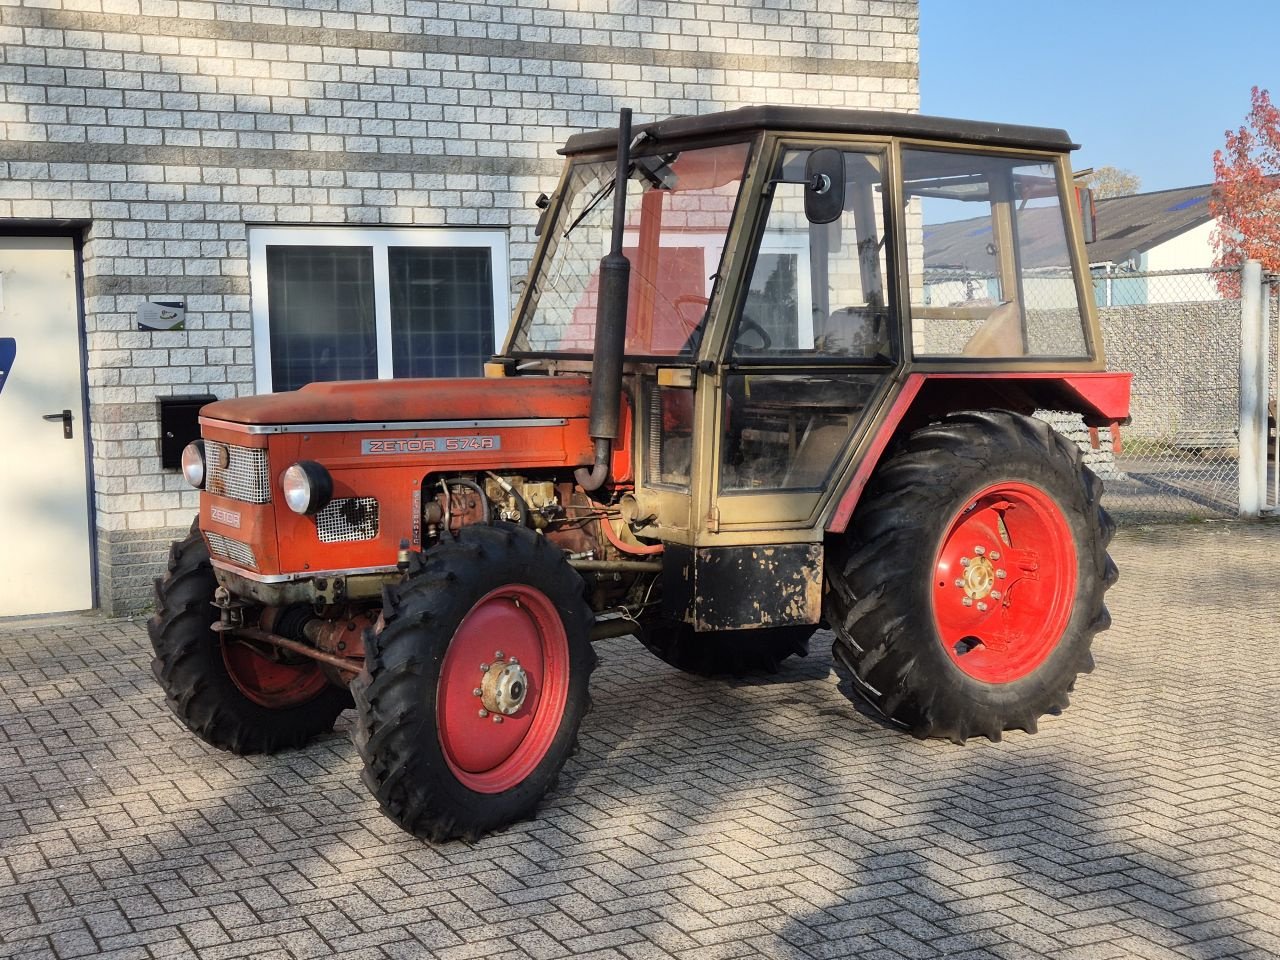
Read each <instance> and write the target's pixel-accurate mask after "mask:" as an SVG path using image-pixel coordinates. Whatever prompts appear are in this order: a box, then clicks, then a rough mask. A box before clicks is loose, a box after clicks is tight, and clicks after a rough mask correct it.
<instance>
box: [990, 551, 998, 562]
mask: <svg viewBox="0 0 1280 960" xmlns="http://www.w3.org/2000/svg"><path fill="white" fill-rule="evenodd" d="M991 559H992V560H999V559H1000V554H999V552H998V551H995V550H992V551H991Z"/></svg>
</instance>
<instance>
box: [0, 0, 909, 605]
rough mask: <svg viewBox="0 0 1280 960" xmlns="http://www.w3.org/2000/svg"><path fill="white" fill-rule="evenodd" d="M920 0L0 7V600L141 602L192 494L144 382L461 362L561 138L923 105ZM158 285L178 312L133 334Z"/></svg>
mask: <svg viewBox="0 0 1280 960" xmlns="http://www.w3.org/2000/svg"><path fill="white" fill-rule="evenodd" d="M917 8H918V3H917V0H838V2H832V0H718V2H708V3H681V2H668V0H614V2H605V0H533V2H530V0H488V2H484V0H476V2H472V3H463V2H459V3H449V2H443V0H439V2H436V0H430V2H416V0H218V2H198V0H177V2H175V0H47V2H42V3H41V4H40V5H39V6H37V5H35V4H34V3H33V4H30V5H22V4H20V5H18V6H13V5H6V6H3V7H0V43H2V44H3V63H0V89H2V90H3V97H2V98H0V124H3V128H4V139H3V142H2V143H0V225H2V226H3V231H2V232H3V234H4V236H0V273H2V274H3V275H2V276H0V281H2V283H3V288H2V289H0V390H3V393H2V394H0V454H2V456H3V464H0V615H6V614H15V613H34V612H42V611H49V610H60V609H69V608H75V607H87V606H93V605H97V606H100V607H102V608H103V609H105V610H107V611H110V612H122V611H126V610H132V609H137V608H140V607H143V606H145V605H146V604H147V603H148V602H149V600H150V581H151V579H152V577H153V576H154V575H155V574H156V573H157V571H158V570H159V569H160V567H161V564H162V562H163V558H164V556H165V553H166V550H167V546H168V543H169V541H170V540H171V539H173V538H174V537H175V536H178V535H179V534H180V533H182V532H183V531H184V530H185V528H186V527H187V526H188V525H189V523H190V519H191V517H192V516H193V514H194V512H195V510H196V499H197V498H196V494H195V492H194V491H192V490H190V489H189V488H187V487H186V486H185V484H184V483H183V481H182V479H181V477H180V475H179V474H178V472H177V471H176V470H173V469H166V468H164V467H163V466H162V462H161V457H160V449H161V444H160V434H161V426H160V418H159V414H158V404H157V400H158V398H163V397H169V396H174V395H205V394H212V395H214V396H217V397H227V396H233V395H237V394H247V393H252V392H256V391H263V390H271V389H285V388H288V387H292V386H296V385H298V384H300V383H303V382H306V381H307V380H310V379H326V378H329V379H332V378H337V377H342V378H352V377H376V376H381V377H389V376H403V375H417V376H421V375H441V376H447V375H457V374H469V373H476V372H478V371H479V362H480V358H481V357H482V356H487V355H488V354H489V353H490V352H492V350H493V349H494V346H495V344H500V343H501V339H502V336H503V334H504V332H505V329H506V322H507V312H508V310H509V308H510V305H511V304H512V303H513V302H514V298H513V296H512V294H513V293H514V292H516V291H518V289H519V286H520V284H521V282H522V280H521V278H522V277H523V274H524V271H525V268H526V266H527V263H528V260H529V257H530V255H531V253H532V250H533V236H532V230H533V223H534V221H535V219H536V218H535V214H536V213H537V211H536V209H534V207H533V201H534V199H535V198H536V197H537V196H538V194H539V193H540V192H542V191H548V192H549V191H550V190H551V189H552V187H553V186H554V185H555V182H556V177H557V174H558V171H559V162H558V160H557V157H556V148H557V146H558V145H559V144H561V143H562V142H563V141H564V139H565V138H566V137H567V136H568V135H569V134H570V133H572V132H575V131H578V130H581V129H583V128H593V127H602V126H612V125H614V124H615V122H616V116H617V110H618V108H619V107H620V106H623V105H628V106H631V107H633V108H634V109H635V111H636V119H637V121H643V120H645V119H650V118H654V117H661V116H667V115H671V114H697V113H705V112H709V111H713V110H720V109H726V108H731V107H735V106H741V105H743V104H748V103H758V102H773V103H796V104H822V105H827V106H851V107H871V108H883V109H892V110H903V111H914V110H916V109H917V108H918V104H919V94H918V84H917V77H918V53H917V50H918V47H917V30H916V25H917V15H918V9H917ZM142 304H152V305H153V306H151V307H147V308H146V309H147V310H150V311H151V313H150V314H140V313H139V307H140V305H142ZM155 305H159V306H155ZM164 305H178V307H179V308H180V310H182V311H185V316H184V317H181V319H183V321H184V322H183V325H182V327H181V329H171V330H164V329H141V328H140V318H141V319H143V320H145V321H147V322H148V323H149V324H150V325H152V326H163V325H164V323H165V322H172V320H173V319H174V317H173V314H174V313H176V312H177V311H176V310H174V309H173V308H172V307H167V306H164ZM166 311H168V313H166ZM55 328H56V330H58V331H61V332H60V333H58V334H57V335H56V336H55ZM6 343H12V344H13V345H14V346H13V350H12V351H10V354H6V352H5V351H6V350H8V347H6ZM6 357H7V359H6ZM6 377H7V385H6ZM55 381H57V382H55ZM58 383H61V386H58ZM59 391H61V392H59ZM46 408H47V409H46ZM63 411H66V415H65V416H63V415H62V413H63ZM46 421H47V422H46ZM85 424H87V425H88V436H87V438H86V437H85V431H84V429H83V427H84V425H85ZM68 433H69V434H70V437H67V436H66V435H67V434H68ZM67 439H69V440H70V442H69V443H68V442H67ZM86 439H87V442H86ZM73 452H74V453H73ZM55 481H56V482H55ZM59 484H61V485H62V486H63V487H65V489H61V490H55V489H54V488H55V487H56V486H58V485H59ZM50 584H53V587H51V586H50ZM55 588H56V589H55Z"/></svg>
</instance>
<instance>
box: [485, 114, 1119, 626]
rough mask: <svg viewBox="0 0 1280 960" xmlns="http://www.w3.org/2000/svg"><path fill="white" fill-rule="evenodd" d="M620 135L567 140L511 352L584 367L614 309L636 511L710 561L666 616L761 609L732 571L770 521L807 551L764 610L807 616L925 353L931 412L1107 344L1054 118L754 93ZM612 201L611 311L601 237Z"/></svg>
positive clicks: (567, 367) (1050, 386)
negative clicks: (920, 113) (833, 543)
mask: <svg viewBox="0 0 1280 960" xmlns="http://www.w3.org/2000/svg"><path fill="white" fill-rule="evenodd" d="M616 138H617V134H616V132H614V131H604V132H600V133H594V134H583V135H580V136H577V137H573V138H571V139H570V140H569V142H568V144H567V145H566V147H565V148H564V151H563V152H564V153H565V154H566V155H567V157H568V163H567V165H566V169H565V172H564V175H563V177H562V179H561V181H560V185H559V187H558V189H557V191H556V193H555V194H554V196H553V197H552V198H551V200H550V203H549V205H548V207H547V208H546V210H545V212H544V215H543V218H542V221H541V223H540V224H539V227H538V232H539V236H540V246H539V250H538V254H537V257H536V259H535V264H534V268H533V271H532V273H531V277H530V281H529V283H528V285H527V287H526V289H525V291H524V295H523V297H522V299H521V301H520V303H519V306H518V308H517V313H516V320H515V324H514V327H513V330H512V333H511V335H510V338H509V340H508V342H507V345H506V350H505V358H504V360H505V364H504V365H503V366H500V367H498V368H497V369H499V370H502V371H504V372H513V373H518V374H519V375H521V376H529V375H531V374H539V373H545V374H563V373H568V372H580V373H592V372H593V371H594V370H595V369H596V367H597V366H598V364H599V363H600V362H601V357H600V355H599V352H598V351H597V349H596V333H597V330H596V326H597V322H598V320H597V318H598V316H599V317H600V318H601V319H600V320H599V322H602V323H603V322H609V323H618V324H620V325H621V326H623V328H624V331H625V332H624V335H623V336H622V338H621V341H622V343H621V347H622V354H623V358H624V360H625V377H624V384H625V386H626V387H627V395H628V397H629V401H630V403H631V405H632V407H633V413H634V420H635V431H636V434H637V436H636V438H635V442H634V443H633V444H632V447H631V451H632V455H633V457H634V464H633V472H634V476H635V478H636V481H635V485H634V489H633V490H630V491H629V492H628V495H627V497H626V499H625V500H624V504H623V509H624V512H625V513H626V516H627V520H628V524H629V527H630V532H631V533H634V534H636V535H638V536H640V537H641V538H643V539H648V540H651V541H655V542H663V543H665V544H666V545H667V549H668V552H669V553H671V552H684V553H688V559H687V563H686V565H687V566H688V567H689V568H690V569H691V570H692V572H693V576H692V577H691V578H690V579H689V581H688V582H689V583H691V584H697V583H698V582H699V581H701V584H702V585H701V586H700V587H691V588H690V589H689V590H688V591H678V590H677V591H667V592H665V593H664V596H665V597H666V603H667V604H668V608H669V610H668V612H669V613H671V614H672V615H673V616H674V615H680V616H684V617H687V618H689V619H691V620H692V621H694V622H695V623H698V624H700V625H702V626H703V627H706V628H714V629H728V628H736V627H742V628H748V627H750V626H753V625H758V624H759V623H760V622H761V608H760V600H759V597H758V596H753V595H748V596H744V595H743V592H742V591H740V590H735V589H732V584H733V583H734V582H738V581H739V578H740V576H742V575H743V573H744V572H746V575H748V576H750V575H751V574H750V571H755V570H760V569H762V565H761V564H760V562H759V561H760V558H761V556H762V554H761V549H762V547H763V546H764V545H765V544H767V549H768V550H769V551H771V555H774V556H783V557H785V559H786V567H787V569H789V570H791V571H793V572H794V573H795V576H794V577H791V578H789V580H788V582H787V583H786V584H785V585H784V587H783V589H782V590H781V591H777V590H776V589H775V586H776V585H775V579H776V574H775V572H774V571H773V570H772V569H770V567H771V565H767V564H766V565H763V568H764V570H765V573H764V576H765V577H766V578H767V579H765V580H762V581H760V582H759V583H757V584H755V585H754V586H755V587H757V588H758V589H760V590H767V592H768V593H769V594H770V595H771V596H773V597H774V598H775V601H774V602H773V603H772V604H770V605H769V606H770V607H771V609H769V610H766V611H765V616H766V617H767V618H773V619H772V622H776V623H793V622H798V621H799V622H810V623H812V622H816V621H817V619H818V618H819V616H820V610H819V608H820V606H821V595H820V591H819V590H818V589H817V584H818V583H819V581H820V578H821V563H822V549H821V545H822V541H823V538H824V537H825V536H826V535H827V532H828V529H829V528H830V527H831V526H832V524H833V521H834V522H835V526H836V527H840V526H841V523H842V521H843V520H847V515H848V511H849V510H851V508H852V503H853V502H855V501H856V497H857V491H858V489H860V486H859V475H860V474H861V476H862V478H863V480H865V476H866V474H867V472H868V471H869V468H870V466H872V465H873V464H874V458H875V455H876V452H877V450H878V449H882V448H883V446H884V444H885V443H886V441H887V440H888V436H886V425H888V424H890V421H891V420H893V421H894V422H893V423H892V425H891V429H892V428H896V427H898V426H900V423H898V422H897V418H896V417H891V412H892V409H893V405H894V403H895V402H896V401H899V400H900V399H901V398H902V396H903V390H904V388H908V389H913V388H915V389H918V385H924V383H925V380H924V379H923V378H924V377H929V378H930V379H931V380H932V382H931V383H929V389H928V390H927V391H926V392H927V393H928V394H929V395H930V396H929V398H928V399H929V402H930V403H932V404H934V405H935V407H934V412H938V408H939V407H945V406H947V405H953V404H956V403H959V402H960V400H959V396H958V395H959V394H961V393H962V392H963V391H964V390H965V389H966V388H965V387H964V386H961V385H960V384H959V383H954V382H950V381H952V380H958V381H963V380H965V379H966V378H969V379H976V380H977V381H979V382H977V383H976V384H971V385H970V386H971V388H972V389H973V390H974V391H976V392H977V393H979V394H981V395H982V398H983V399H982V400H980V401H979V402H982V403H987V402H988V400H987V398H994V397H996V396H997V395H1000V396H1005V397H1006V398H1007V399H1005V402H1006V403H1015V404H1016V405H1017V407H1018V408H1021V409H1025V410H1027V411H1028V412H1029V411H1030V410H1031V409H1034V407H1035V406H1036V405H1037V404H1040V403H1041V401H1042V400H1043V401H1049V400H1051V399H1053V396H1052V395H1053V394H1055V393H1056V392H1058V391H1059V390H1060V389H1061V385H1060V384H1059V383H1057V378H1059V377H1060V375H1061V374H1062V373H1063V372H1064V371H1073V372H1082V373H1083V372H1089V371H1092V372H1097V371H1101V370H1102V369H1103V366H1104V365H1103V360H1102V356H1101V353H1100V349H1101V348H1100V346H1099V344H1098V339H1097V337H1096V327H1095V326H1094V324H1093V320H1092V315H1091V303H1090V301H1091V296H1090V288H1089V286H1088V283H1089V279H1088V271H1087V265H1086V264H1085V263H1084V262H1083V260H1082V259H1081V257H1080V255H1079V253H1078V252H1077V251H1078V249H1079V247H1078V238H1077V233H1078V224H1077V221H1076V219H1075V218H1073V216H1072V209H1073V203H1074V198H1075V194H1074V188H1073V185H1072V179H1071V173H1070V167H1069V165H1068V162H1067V154H1068V151H1069V150H1070V149H1072V147H1073V144H1072V143H1071V141H1070V140H1069V139H1068V138H1067V136H1066V134H1065V133H1063V132H1062V131H1057V130H1040V129H1031V128H1023V127H1009V126H997V125H992V124H979V123H971V122H966V121H946V120H938V119H933V118H924V117H917V116H899V115H892V114H882V113H867V112H857V111H842V110H807V109H796V108H777V107H753V108H747V109H743V110H737V111H733V112H731V113H726V114H721V115H718V116H716V117H710V118H680V119H674V120H669V121H663V122H661V123H657V124H649V125H645V126H641V127H639V128H638V129H637V130H635V131H634V132H633V133H632V134H631V135H629V136H628V137H627V138H626V143H623V144H619V143H617V142H616ZM623 154H625V157H624V159H623V160H621V161H620V160H619V157H620V156H621V155H623ZM622 173H625V177H624V176H621V175H620V174H622ZM620 195H621V196H620ZM619 221H620V224H619ZM619 225H620V227H621V252H622V253H623V254H624V255H625V257H626V258H627V260H628V261H629V267H630V276H629V281H628V284H627V295H626V297H625V304H626V307H625V311H626V312H625V317H622V316H619V317H616V318H614V317H608V316H606V315H605V314H602V313H601V312H600V306H601V296H600V289H601V255H602V253H603V252H604V251H605V250H607V249H608V248H609V242H610V237H611V235H612V234H613V232H615V230H616V229H617V227H618V226H619ZM979 372H980V375H979ZM975 375H978V376H976V377H975ZM1045 375H1047V376H1045ZM995 378H999V379H1001V380H1003V381H1004V382H1003V383H1000V384H996V383H995V382H993V381H994V379H995ZM1050 381H1053V382H1050ZM1077 382H1078V383H1079V384H1083V385H1084V386H1085V389H1086V392H1087V391H1088V389H1089V387H1091V386H1100V387H1101V392H1103V393H1105V392H1106V390H1107V389H1108V388H1109V387H1110V386H1112V384H1111V382H1110V381H1106V382H1105V383H1100V384H1097V385H1093V384H1090V383H1089V378H1088V377H1085V378H1083V379H1080V380H1078V381H1077ZM926 409H927V408H925V407H923V406H918V407H916V408H915V409H914V410H913V411H912V413H911V417H910V420H911V421H918V420H919V418H920V417H921V416H922V415H923V414H924V411H925V410H926ZM1111 413H1114V411H1111ZM1099 415H1102V416H1105V415H1108V414H1107V413H1106V412H1099ZM766 531H767V534H766ZM704 574H705V577H704V576H703V575H704ZM722 574H723V575H727V576H729V577H730V578H731V580H730V581H729V582H726V583H724V584H723V588H722V586H721V585H720V583H719V580H718V577H719V576H720V575H722ZM708 578H709V579H708ZM725 592H728V593H730V594H732V595H735V596H737V597H738V598H739V601H738V602H737V603H734V602H726V601H725V599H724V598H723V597H722V596H721V594H723V593H725ZM750 593H752V594H754V593H755V590H752V591H750ZM682 603H683V604H685V607H684V609H678V608H679V606H680V604H682Z"/></svg>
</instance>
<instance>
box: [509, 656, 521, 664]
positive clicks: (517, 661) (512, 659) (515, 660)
mask: <svg viewBox="0 0 1280 960" xmlns="http://www.w3.org/2000/svg"><path fill="white" fill-rule="evenodd" d="M519 662H520V661H519V660H517V659H516V658H515V657H512V658H511V659H510V660H508V661H507V663H519Z"/></svg>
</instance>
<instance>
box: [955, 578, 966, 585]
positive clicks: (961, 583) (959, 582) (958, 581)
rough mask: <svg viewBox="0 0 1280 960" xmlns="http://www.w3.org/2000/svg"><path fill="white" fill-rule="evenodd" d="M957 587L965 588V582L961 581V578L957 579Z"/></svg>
mask: <svg viewBox="0 0 1280 960" xmlns="http://www.w3.org/2000/svg"><path fill="white" fill-rule="evenodd" d="M956 586H957V587H963V586H964V581H963V580H960V579H959V578H957V579H956Z"/></svg>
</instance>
